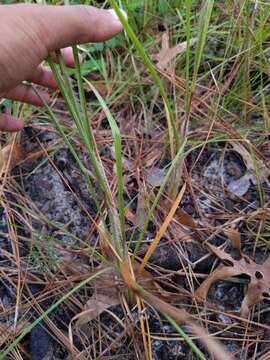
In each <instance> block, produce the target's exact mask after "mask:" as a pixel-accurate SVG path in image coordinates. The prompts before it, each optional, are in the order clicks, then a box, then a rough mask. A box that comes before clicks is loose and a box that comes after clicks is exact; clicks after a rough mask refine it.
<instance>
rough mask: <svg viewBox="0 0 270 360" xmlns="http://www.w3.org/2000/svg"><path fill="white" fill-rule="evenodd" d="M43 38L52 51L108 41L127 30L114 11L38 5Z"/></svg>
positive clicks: (36, 11)
mask: <svg viewBox="0 0 270 360" xmlns="http://www.w3.org/2000/svg"><path fill="white" fill-rule="evenodd" d="M34 8H35V18H36V19H37V22H39V28H40V31H41V36H42V38H43V39H44V41H45V45H46V48H47V49H48V50H49V51H53V50H56V49H60V48H63V47H67V46H70V45H75V44H82V43H87V42H98V41H104V40H107V39H110V38H112V37H113V36H115V35H117V34H118V33H119V32H120V31H122V30H123V27H122V24H121V22H120V21H119V19H118V17H117V15H116V13H115V12H114V10H103V9H97V8H95V7H93V6H81V5H79V6H34Z"/></svg>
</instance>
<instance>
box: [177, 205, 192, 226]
mask: <svg viewBox="0 0 270 360" xmlns="http://www.w3.org/2000/svg"><path fill="white" fill-rule="evenodd" d="M174 217H175V219H176V220H177V221H178V222H179V223H180V224H182V225H185V226H188V227H190V228H192V229H196V228H197V224H196V222H195V220H194V219H193V217H192V216H191V215H189V214H188V213H187V212H186V211H185V210H183V209H181V208H178V209H177V211H176V213H175V215H174Z"/></svg>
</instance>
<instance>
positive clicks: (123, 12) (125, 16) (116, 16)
mask: <svg viewBox="0 0 270 360" xmlns="http://www.w3.org/2000/svg"><path fill="white" fill-rule="evenodd" d="M120 10H121V13H122V15H123V16H124V18H125V19H126V20H127V19H128V16H127V13H126V12H125V11H124V10H122V9H120ZM108 11H109V12H110V13H111V15H112V16H113V17H114V19H115V20H117V22H120V23H121V21H120V20H119V17H118V15H117V13H116V12H115V10H114V9H109V10H108Z"/></svg>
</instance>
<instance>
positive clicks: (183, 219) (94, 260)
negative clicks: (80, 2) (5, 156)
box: [0, 0, 270, 359]
mask: <svg viewBox="0 0 270 360" xmlns="http://www.w3.org/2000/svg"><path fill="white" fill-rule="evenodd" d="M56 3H57V1H56V2H54V4H56ZM68 3H69V2H68ZM70 3H72V4H73V3H76V1H73V2H70ZM85 3H87V4H89V2H85ZM91 3H92V4H93V5H99V6H101V5H100V4H96V2H94V1H92V2H91ZM103 5H104V6H107V5H110V6H111V7H113V8H114V9H115V11H116V13H117V14H118V16H119V18H120V20H121V22H122V24H123V26H124V29H125V33H124V34H120V35H119V37H117V38H116V39H114V40H112V41H110V42H107V43H105V44H90V45H84V46H79V47H73V54H74V59H75V64H76V67H75V69H67V68H66V66H65V63H64V61H63V58H62V56H61V53H60V52H57V54H56V56H57V59H58V64H55V63H54V62H53V61H52V59H51V57H49V58H48V61H47V63H48V65H49V66H50V68H51V69H52V72H53V74H54V76H55V79H56V81H57V83H58V87H59V90H60V93H61V96H59V94H56V95H55V98H54V100H55V101H54V103H53V104H52V105H48V104H46V102H45V101H44V107H45V110H41V109H36V108H34V107H30V108H22V107H21V106H20V105H16V107H14V111H16V112H17V113H20V112H21V113H22V114H26V113H27V114H28V116H29V117H32V118H33V121H32V122H31V123H29V127H32V128H33V129H34V130H35V131H37V132H38V136H39V132H40V133H42V134H44V133H53V134H57V135H55V136H57V140H56V142H55V143H52V149H50V148H49V146H47V145H46V143H45V142H44V140H39V138H38V136H35V138H38V141H37V142H39V145H40V146H41V147H43V148H44V146H45V147H46V146H47V147H46V151H45V152H44V153H45V158H50V161H51V162H52V163H54V161H55V157H53V156H51V155H50V152H51V151H54V154H57V152H58V150H59V149H61V148H64V149H67V150H68V154H69V155H70V156H71V159H72V161H70V164H69V163H67V164H66V165H65V166H64V168H63V169H60V166H57V165H54V167H53V168H54V170H53V171H57V172H58V173H60V174H61V178H62V179H63V183H64V184H65V186H63V189H64V190H63V193H64V192H65V191H68V192H70V193H72V196H73V197H74V199H75V198H76V206H77V205H78V204H79V205H78V206H79V207H80V208H81V211H82V214H83V217H85V218H86V219H87V221H88V224H89V227H88V230H87V232H86V233H85V234H84V236H77V235H76V234H73V233H72V231H70V230H69V229H70V224H72V223H73V222H74V221H75V220H74V219H73V218H72V217H71V218H70V219H69V221H66V223H65V224H64V223H60V224H59V222H57V221H56V220H55V221H54V219H53V218H52V219H49V218H48V217H46V214H42V213H40V212H39V211H38V210H37V209H36V208H35V201H34V199H32V200H31V201H30V202H27V201H26V200H25V198H24V196H25V193H24V191H23V190H22V188H23V187H24V186H25V184H24V181H27V180H24V179H25V176H28V178H29V176H30V177H31V176H33V175H34V174H35V172H34V170H33V169H31V172H30V175H29V173H28V174H27V171H29V169H28V170H27V166H26V168H25V167H24V164H23V166H22V167H20V169H21V170H19V173H16V172H15V174H13V175H12V176H13V177H14V179H12V176H10V177H9V178H8V180H10V181H9V185H7V184H6V185H5V191H6V193H7V200H6V202H4V204H3V206H4V207H5V209H6V212H7V214H10V213H11V214H12V215H7V217H8V227H7V231H5V232H4V231H3V234H5V235H4V236H5V237H6V238H7V239H9V238H12V239H13V240H12V241H13V242H12V246H13V248H12V251H10V250H5V251H4V255H3V256H4V258H5V260H6V259H9V261H10V265H9V267H7V268H5V267H4V266H3V267H2V270H1V271H2V274H3V278H4V279H5V283H6V282H7V283H11V284H12V286H13V288H14V289H16V296H15V305H14V308H12V306H10V309H9V311H11V312H12V311H13V313H14V314H15V315H14V317H15V319H16V321H18V324H17V328H16V326H15V328H16V331H14V332H13V333H12V332H11V331H9V332H8V335H7V336H6V337H5V338H4V340H2V338H1V336H0V346H2V349H3V350H2V354H1V355H0V358H3V359H4V357H5V356H7V355H8V354H9V355H10V354H12V356H15V354H17V353H20V354H23V353H24V350H25V348H27V349H28V348H29V346H30V345H29V343H27V341H28V340H27V336H28V335H29V333H31V331H32V329H33V328H34V327H35V326H37V325H38V324H45V325H44V326H46V327H47V328H48V329H49V332H51V333H52V334H53V336H55V337H57V338H58V341H59V344H60V345H59V346H58V347H59V348H60V349H61V350H60V352H61V351H62V352H64V353H65V355H63V354H62V355H61V356H62V358H63V356H67V355H66V354H71V355H70V356H74V357H75V356H78V357H79V358H80V357H81V358H82V359H84V358H101V357H106V356H120V355H121V356H126V358H131V359H135V358H140V359H142V358H145V359H156V358H162V357H161V356H163V355H160V354H162V352H161V350H160V352H159V349H160V348H162V349H163V350H162V351H163V352H164V351H165V352H166V351H167V352H168V353H170V356H171V357H172V356H174V357H173V358H175V359H178V358H179V359H182V358H183V359H184V358H186V357H187V356H189V357H190V358H194V359H195V358H198V359H208V358H209V356H210V355H209V353H211V352H212V353H213V354H214V355H215V356H216V358H219V359H232V358H233V356H235V357H236V358H237V357H239V356H241V358H244V359H253V358H255V357H256V354H258V356H261V355H262V354H263V347H262V346H261V344H262V343H265V338H264V335H261V333H262V331H261V332H257V333H256V329H258V328H259V329H261V330H262V329H264V328H265V325H264V322H265V318H264V314H265V313H266V312H267V309H266V308H265V307H264V304H262V305H261V306H262V308H260V307H258V308H257V309H256V311H254V312H251V313H250V320H251V321H250V322H249V320H247V319H244V318H241V317H240V315H239V314H238V313H237V306H238V308H239V304H238V301H239V299H240V297H241V296H242V293H243V291H244V285H243V283H244V282H243V279H241V278H237V279H236V278H234V279H232V280H231V279H229V280H230V281H229V284H230V285H228V282H221V284H220V287H221V288H223V287H226V286H230V288H229V290H228V292H229V293H230V294H232V295H231V298H233V296H234V295H233V294H236V295H235V298H233V299H234V300H231V299H229V298H228V297H227V298H226V296H225V295H224V293H223V292H225V291H223V290H222V291H223V292H222V291H221V292H220V293H222V295H220V297H221V299H220V298H218V291H217V290H215V289H214V288H213V289H212V290H211V291H210V295H209V296H210V297H211V296H212V298H213V299H214V300H216V303H217V306H216V307H211V306H210V305H209V306H208V304H202V303H201V302H200V301H199V299H197V298H195V297H194V293H195V290H196V288H198V286H199V284H201V283H202V281H203V279H205V278H207V276H208V275H209V274H210V273H211V272H212V270H213V269H214V268H215V266H216V262H215V261H214V260H211V259H212V258H213V256H211V257H210V255H211V254H210V253H209V247H207V244H208V242H209V243H210V244H214V245H218V246H220V244H222V246H223V247H226V248H228V249H231V248H232V247H233V246H234V244H235V243H236V241H238V242H239V241H240V242H241V244H240V248H241V251H244V252H245V253H246V254H248V255H247V256H250V257H252V256H253V257H255V258H256V256H257V257H260V256H261V257H262V256H264V257H265V256H267V254H268V244H267V241H265V240H266V237H267V236H266V234H267V230H268V228H269V216H268V202H269V196H270V192H269V183H268V176H269V172H268V160H269V159H268V153H267V149H269V145H268V133H269V121H268V103H269V91H268V87H269V84H268V67H267V55H268V52H269V51H268V50H269V49H268V42H269V32H268V31H267V29H268V25H267V24H268V20H269V11H270V10H269V6H268V5H267V4H265V3H262V2H249V1H246V2H241V3H239V2H237V1H229V0H226V1H225V2H223V3H220V2H215V1H214V0H207V1H205V2H203V4H201V3H200V2H196V1H191V0H185V1H166V0H162V1H159V2H154V1H151V0H145V1H134V2H127V1H122V2H121V3H120V2H117V1H115V0H109V1H108V2H104V4H103ZM121 7H123V8H125V10H127V12H128V15H129V21H127V20H126V19H125V17H124V16H123V15H122V12H121V11H120V8H121ZM184 43H185V44H184ZM179 44H182V45H183V44H184V45H183V47H182V49H183V50H182V52H181V51H180V52H179V53H176V54H175V55H174V56H172V57H171V58H170V59H169V60H168V61H166V58H165V60H164V56H165V57H166V56H168V54H166V53H165V55H164V54H163V55H162V56H163V64H165V65H164V66H163V67H160V66H159V64H158V62H157V63H155V59H157V58H158V56H157V55H159V56H161V55H160V54H162V49H163V50H164V47H166V46H167V50H168V52H169V50H171V49H174V48H175V47H177V46H179ZM179 49H180V47H179ZM79 52H81V53H82V55H83V56H84V58H85V59H84V63H83V64H80V61H79ZM35 90H36V92H37V94H39V92H38V89H35ZM39 96H40V95H39ZM41 99H42V97H41ZM62 99H63V100H62ZM3 105H4V106H6V107H8V106H10V104H9V103H3ZM4 141H6V140H5V139H3V142H4ZM27 141H29V139H28V140H27ZM44 144H45V145H44ZM247 144H248V145H247ZM42 161H44V156H43V160H42ZM37 162H39V160H38V161H37ZM73 163H74V164H75V165H73ZM35 166H43V167H44V168H45V167H46V164H45V163H42V164H39V165H37V164H35ZM71 166H74V168H72V171H73V172H72V171H71ZM25 169H26V170H25ZM74 169H76V170H74ZM20 171H21V172H20ZM24 171H25V172H26V174H24ZM74 171H78V172H79V174H80V175H79V179H80V180H79V183H80V184H78V186H77V187H76V185H75V186H74V184H76V182H74V179H73V177H72V176H73V173H74ZM15 180H16V181H15ZM76 181H78V180H76ZM232 181H234V182H235V183H233V185H234V187H232V186H231V183H232ZM81 183H83V184H84V187H83V191H82V185H81ZM239 184H240V185H239ZM236 186H238V187H240V190H239V188H237V189H236V190H235V193H231V192H230V190H229V189H232V188H233V189H235V187H236ZM244 186H246V187H247V190H246V192H244V193H243V191H242V192H241V195H239V191H241V190H242V188H243V187H244ZM67 189H68V190H67ZM85 189H86V190H85ZM82 193H83V196H82ZM85 194H87V195H86V196H85ZM27 196H29V194H27ZM30 197H31V191H30ZM14 198H15V199H16V200H15V201H14ZM90 200H91V205H89V202H90ZM74 201H75V200H74ZM18 209H19V210H20V211H22V214H23V215H22V216H20V215H19V210H18ZM74 214H75V212H74ZM75 215H76V214H75ZM75 215H74V217H75ZM34 220H35V221H36V222H38V223H39V224H42V226H43V227H44V228H46V229H47V230H48V232H52V233H53V232H56V234H57V235H56V237H57V236H58V235H59V234H60V233H62V234H65V235H66V236H70V237H72V239H73V240H74V245H73V246H70V244H69V245H67V243H65V242H64V241H63V239H62V240H61V239H58V238H57V240H56V241H55V244H54V237H53V236H51V237H50V241H49V242H48V241H47V239H48V237H47V236H46V235H44V236H43V235H42V234H43V232H42V231H40V234H41V235H39V237H40V236H41V237H42V244H43V243H45V242H46V244H47V245H48V246H47V247H45V248H42V247H39V245H38V242H37V240H34V244H32V245H33V247H32V255H31V254H30V255H29V254H27V255H29V256H28V257H27V256H25V255H21V252H20V251H21V250H22V249H21V248H25V249H26V250H25V251H26V252H27V251H29V248H31V246H30V245H29V243H28V239H27V235H26V234H28V233H29V232H33V231H34V230H33V228H35V226H36V225H35V221H34ZM18 224H19V225H18ZM22 224H23V225H22ZM33 224H34V225H33ZM63 224H64V225H63ZM19 227H20V228H19ZM39 227H40V225H39ZM22 228H23V229H22ZM232 229H233V231H232ZM22 230H23V231H22ZM45 233H46V232H45ZM232 233H233V234H234V236H232V235H231V234H232ZM228 234H229V235H228ZM236 238H237V240H235V239H236ZM262 238H263V239H264V241H261V239H262ZM239 239H240V240H239ZM18 240H21V241H22V244H23V245H20V246H19V245H18V244H19V242H18ZM56 244H57V246H56ZM49 245H52V246H51V247H50V246H49ZM54 245H55V247H54ZM237 246H238V250H239V244H238V245H237ZM164 254H165V255H164ZM212 255H213V254H212ZM37 263H38V264H37ZM47 265H48V266H49V271H45V269H44V267H43V266H45V267H46V266H47ZM51 265H52V266H51ZM10 267H11V268H12V269H20V271H19V275H17V277H14V273H13V272H12V271H11V270H10ZM15 280H16V281H15ZM31 283H38V284H40V285H42V286H41V288H42V291H41V295H40V296H41V297H40V298H39V297H35V296H33V294H32V292H31V291H29V287H31V286H30V285H29V284H31ZM18 284H19V285H18ZM226 289H227V288H226ZM30 290H31V289H30ZM43 296H44V297H48V298H52V299H53V302H52V305H50V306H49V307H48V308H47V309H44V308H42V301H43ZM35 299H38V300H35ZM108 299H109V300H108ZM110 299H111V304H110ZM230 301H231V302H230ZM101 304H103V305H101ZM98 306H101V307H102V306H103V307H102V309H101V310H102V311H100V309H99V308H98ZM37 309H38V310H39V315H38V316H36V315H35V316H34V315H33V314H36V312H37ZM63 309H65V310H63ZM93 309H94V310H93ZM0 311H1V310H0ZM61 311H65V312H66V318H63V319H62V318H61V315H59V314H61ZM93 311H95V312H96V314H95V315H93V314H92V312H93ZM21 314H22V315H21ZM5 316H6V312H5V310H3V311H2V315H1V312H0V319H1V317H2V319H4V318H5ZM33 316H34V320H33ZM224 316H225V318H224ZM54 317H55V318H54ZM24 318H27V320H28V322H27V324H26V325H25V323H24ZM79 319H80V320H79ZM224 319H225V320H224ZM82 322H84V323H83V326H81V325H80V324H82ZM197 323H200V326H198V325H197ZM250 327H251V328H252V329H251V328H250ZM255 327H256V328H255ZM91 329H94V330H93V331H92V330H91ZM202 329H205V334H204V332H203V331H202ZM206 329H207V332H209V333H210V334H214V335H215V336H216V337H217V338H219V340H220V341H216V340H217V339H214V340H213V337H214V336H208V335H207V332H206ZM250 329H251V330H250ZM9 330H10V329H9ZM250 331H251V333H250ZM67 333H68V334H69V336H67V335H66V334H67ZM254 333H255V335H256V336H254ZM235 334H237V335H235ZM221 343H223V344H224V345H225V347H226V348H227V350H228V351H225V347H223V346H222V345H221ZM168 344H169V347H170V345H171V349H173V351H172V350H170V348H169V347H168ZM202 344H203V345H202ZM177 346H178V347H177ZM63 349H64V350H63ZM175 349H178V352H177V350H175ZM30 351H31V350H30ZM170 351H172V352H170ZM267 351H269V350H267ZM267 351H266V353H267ZM208 352H209V353H208ZM229 353H230V354H229ZM127 354H128V355H127ZM171 354H174V355H171ZM168 356H169V355H168ZM258 358H259V357H258Z"/></svg>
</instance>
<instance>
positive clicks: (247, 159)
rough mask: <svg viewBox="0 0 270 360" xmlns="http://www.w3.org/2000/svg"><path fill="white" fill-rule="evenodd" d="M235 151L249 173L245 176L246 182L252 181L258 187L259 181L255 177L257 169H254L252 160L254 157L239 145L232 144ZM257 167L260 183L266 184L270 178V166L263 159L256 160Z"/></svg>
mask: <svg viewBox="0 0 270 360" xmlns="http://www.w3.org/2000/svg"><path fill="white" fill-rule="evenodd" d="M232 147H233V150H234V151H236V152H237V153H238V154H239V155H240V156H241V157H242V159H243V161H244V163H245V165H246V168H247V173H246V174H245V175H244V176H245V180H246V179H248V180H250V181H251V182H252V183H253V185H256V183H257V179H256V175H255V169H254V159H253V158H252V155H251V154H250V152H249V151H248V150H247V149H246V148H245V147H244V146H243V145H242V144H239V143H232ZM256 166H257V169H258V173H259V178H260V182H262V183H263V182H265V181H266V179H267V178H268V176H269V175H270V169H269V168H268V166H266V165H265V163H264V162H263V161H262V160H261V159H256Z"/></svg>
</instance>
